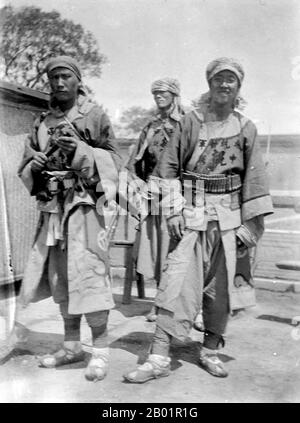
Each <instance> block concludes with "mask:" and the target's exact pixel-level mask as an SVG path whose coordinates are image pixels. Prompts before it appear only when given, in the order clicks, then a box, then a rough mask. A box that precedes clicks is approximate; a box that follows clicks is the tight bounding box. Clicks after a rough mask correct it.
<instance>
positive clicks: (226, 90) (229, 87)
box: [210, 70, 239, 104]
mask: <svg viewBox="0 0 300 423" xmlns="http://www.w3.org/2000/svg"><path fill="white" fill-rule="evenodd" d="M238 92H239V81H238V79H237V77H236V75H235V74H234V73H233V72H231V71H229V70H224V71H221V72H219V73H217V74H216V75H214V76H213V77H212V79H211V80H210V93H211V98H212V101H213V102H215V103H218V104H228V103H230V104H233V102H234V100H235V98H236V96H237V94H238Z"/></svg>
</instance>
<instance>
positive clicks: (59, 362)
mask: <svg viewBox="0 0 300 423" xmlns="http://www.w3.org/2000/svg"><path fill="white" fill-rule="evenodd" d="M84 358H85V354H84V351H80V352H77V353H75V352H74V351H71V350H67V349H66V348H62V349H61V350H59V351H57V352H56V353H54V354H47V355H44V356H43V357H40V358H39V365H40V367H46V368H48V369H52V368H54V367H59V366H65V365H67V364H72V363H77V362H79V361H84Z"/></svg>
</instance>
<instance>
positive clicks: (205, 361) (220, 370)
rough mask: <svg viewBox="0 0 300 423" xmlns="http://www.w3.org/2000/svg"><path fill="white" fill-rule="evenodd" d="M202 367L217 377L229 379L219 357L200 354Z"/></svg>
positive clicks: (213, 354)
mask: <svg viewBox="0 0 300 423" xmlns="http://www.w3.org/2000/svg"><path fill="white" fill-rule="evenodd" d="M199 364H200V366H201V367H202V368H203V369H204V370H206V371H207V372H208V373H210V374H211V375H213V376H216V377H227V376H228V372H227V370H226V369H225V367H224V363H223V362H222V361H221V360H220V359H219V357H218V355H217V354H215V353H212V354H200V358H199Z"/></svg>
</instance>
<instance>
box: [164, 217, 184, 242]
mask: <svg viewBox="0 0 300 423" xmlns="http://www.w3.org/2000/svg"><path fill="white" fill-rule="evenodd" d="M167 225H168V231H169V235H170V236H171V237H172V238H174V239H181V238H182V237H183V234H184V226H185V224H184V217H183V216H181V215H180V216H172V217H169V219H168V220H167Z"/></svg>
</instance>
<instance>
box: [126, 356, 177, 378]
mask: <svg viewBox="0 0 300 423" xmlns="http://www.w3.org/2000/svg"><path fill="white" fill-rule="evenodd" d="M169 374H170V359H169V358H168V357H162V356H158V355H156V354H151V355H150V356H149V358H148V360H147V361H146V362H145V363H144V364H142V365H141V366H138V367H137V368H136V369H135V370H132V371H131V372H129V373H127V374H125V375H124V376H123V377H124V379H125V380H126V381H127V382H130V383H145V382H148V380H151V379H158V378H160V377H166V376H169Z"/></svg>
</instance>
